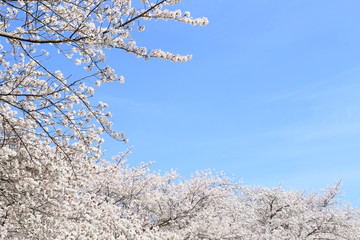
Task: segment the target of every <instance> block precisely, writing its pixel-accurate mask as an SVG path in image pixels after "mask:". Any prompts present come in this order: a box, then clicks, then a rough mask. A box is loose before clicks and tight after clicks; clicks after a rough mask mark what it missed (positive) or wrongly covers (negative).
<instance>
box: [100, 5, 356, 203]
mask: <svg viewBox="0 0 360 240" xmlns="http://www.w3.org/2000/svg"><path fill="white" fill-rule="evenodd" d="M179 8H181V9H183V10H189V11H190V12H191V13H192V15H193V16H199V17H202V16H207V17H208V18H209V20H210V24H209V25H208V26H206V27H193V26H190V25H184V24H180V23H174V22H160V21H159V22H152V23H148V24H147V25H146V31H145V32H142V33H139V34H136V36H137V38H136V40H137V42H138V44H139V45H144V46H146V47H148V48H162V49H163V50H169V51H172V52H176V53H182V54H189V53H191V54H193V56H194V57H193V60H191V61H190V62H188V63H171V62H165V61H159V60H151V61H147V62H146V61H143V60H141V59H137V58H135V57H134V56H132V55H129V54H126V53H124V52H121V51H116V50H115V51H113V50H112V51H110V52H109V55H108V63H109V64H110V65H113V66H114V67H115V69H116V71H117V73H118V74H122V75H124V76H125V78H126V83H125V84H116V83H115V84H114V83H113V84H103V86H102V87H101V88H99V89H97V94H98V97H99V99H102V100H103V101H105V102H107V103H109V105H110V110H111V112H112V113H113V115H114V117H113V122H114V126H115V129H116V130H118V131H125V132H126V133H127V137H128V138H129V140H130V142H129V143H128V144H126V145H124V144H122V143H118V142H115V141H111V140H108V139H106V143H105V148H106V149H107V152H108V155H107V156H108V157H109V156H111V155H114V154H116V153H117V152H120V151H123V150H124V149H126V148H127V147H130V146H134V150H133V151H132V152H133V153H132V154H131V155H130V156H129V164H131V165H132V164H134V165H136V164H137V163H139V162H147V161H155V165H154V166H153V169H154V170H157V169H161V170H162V171H167V170H170V169H172V168H173V169H177V170H178V172H179V173H180V174H181V175H183V176H186V177H187V176H190V175H191V174H192V173H193V172H194V171H196V170H201V169H207V168H210V169H213V170H215V171H224V172H225V173H227V174H228V175H230V176H233V177H234V178H235V179H242V180H243V181H244V184H246V185H261V186H267V187H274V186H278V185H282V186H283V187H284V188H286V189H299V190H305V191H311V190H316V189H320V188H324V187H326V186H329V185H332V184H334V183H335V182H336V181H337V180H339V179H342V180H343V192H342V194H343V195H344V198H343V199H345V200H347V201H350V202H352V203H353V205H355V206H358V207H359V206H360V161H359V157H360V15H359V12H360V1H355V0H353V1H350V0H334V1H325V0H317V1H313V0H292V1H285V0H282V1H280V0H248V1H240V0H211V1H208V0H183V3H182V4H181V5H179Z"/></svg>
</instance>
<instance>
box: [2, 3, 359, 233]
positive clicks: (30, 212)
mask: <svg viewBox="0 0 360 240" xmlns="http://www.w3.org/2000/svg"><path fill="white" fill-rule="evenodd" d="M179 2H180V0H157V1H150V0H142V1H131V0H76V1H74V0H71V1H57V0H43V1H32V0H3V1H1V2H0V51H1V55H0V239H129V240H130V239H267V240H268V239H354V240H355V239H360V232H359V231H360V230H359V229H360V222H359V210H357V209H353V208H351V207H349V206H346V205H345V206H344V205H342V204H341V203H338V202H336V201H337V198H336V195H337V193H338V191H339V186H338V185H336V186H335V187H333V188H330V189H328V190H327V191H325V192H323V193H313V194H304V193H300V192H296V191H285V190H283V189H281V188H276V189H268V188H261V187H245V186H242V185H241V184H240V183H238V182H234V181H233V180H232V179H230V178H228V177H226V176H225V175H224V174H213V173H211V172H210V171H202V172H199V173H196V174H195V175H194V176H193V177H192V178H190V179H183V178H181V177H180V176H178V174H177V173H176V172H175V171H172V172H169V173H166V174H164V175H161V174H159V173H156V172H155V173H154V172H150V170H149V166H148V164H142V165H140V166H138V167H134V168H130V167H129V166H127V165H126V159H125V158H126V155H127V153H124V154H120V155H119V156H116V157H114V159H113V161H110V162H109V161H105V160H103V159H102V151H103V150H102V147H101V145H102V142H103V139H102V134H108V135H110V136H111V137H113V138H114V139H117V140H119V141H124V142H126V141H127V140H126V137H125V135H124V133H117V132H114V131H113V130H112V123H111V121H110V118H111V113H109V112H107V105H106V104H105V103H102V102H100V103H98V104H95V103H93V102H92V101H91V97H92V96H93V95H94V87H99V86H100V85H101V84H102V83H104V82H114V81H118V82H123V81H124V77H123V76H120V75H117V74H116V73H115V71H114V69H112V68H111V67H110V66H107V65H106V55H105V50H106V49H118V50H119V51H123V52H124V53H125V52H126V53H129V54H134V55H135V56H136V57H140V58H143V59H144V60H149V59H151V58H160V59H164V60H170V61H173V62H179V61H180V62H183V61H188V60H189V59H190V58H191V55H186V56H182V55H178V54H173V53H170V52H165V51H163V50H160V49H152V50H147V49H146V48H145V47H143V46H138V45H137V44H136V41H135V39H134V38H133V37H132V36H133V35H134V32H142V31H144V30H145V25H146V22H147V21H149V20H153V19H156V20H173V21H178V22H182V23H185V24H190V25H200V26H202V25H206V24H207V23H208V20H207V19H206V18H193V17H191V15H190V13H189V12H182V11H180V10H173V9H174V7H173V6H174V5H176V4H178V3H179ZM54 58H62V59H63V61H64V62H66V63H70V64H73V65H74V66H78V69H79V70H78V71H77V73H76V74H70V73H68V72H67V71H66V69H57V68H56V67H55V66H53V59H54Z"/></svg>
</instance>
